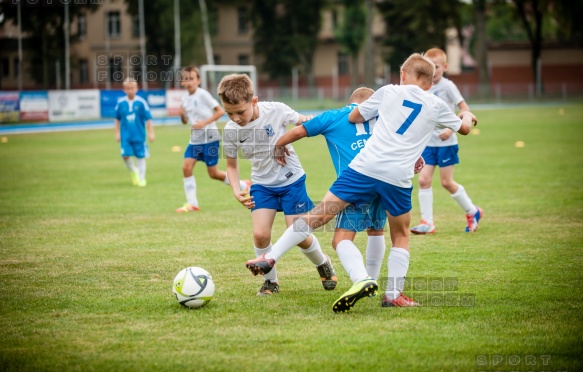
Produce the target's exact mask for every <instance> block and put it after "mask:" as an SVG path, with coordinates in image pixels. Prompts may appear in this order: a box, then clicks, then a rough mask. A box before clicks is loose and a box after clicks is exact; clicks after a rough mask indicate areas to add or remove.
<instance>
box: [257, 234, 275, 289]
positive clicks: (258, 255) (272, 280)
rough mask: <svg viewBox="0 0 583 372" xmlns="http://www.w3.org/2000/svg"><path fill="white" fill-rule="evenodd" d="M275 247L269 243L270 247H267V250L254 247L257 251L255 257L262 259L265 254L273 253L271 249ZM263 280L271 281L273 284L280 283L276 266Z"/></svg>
mask: <svg viewBox="0 0 583 372" xmlns="http://www.w3.org/2000/svg"><path fill="white" fill-rule="evenodd" d="M272 247H273V246H272V245H271V243H269V245H268V246H267V248H257V247H254V249H255V256H256V257H260V256H261V255H262V254H263V253H269V252H271V248H272ZM263 278H264V279H265V280H269V281H270V282H272V283H275V282H278V280H277V272H276V271H275V266H273V269H271V271H270V272H268V273H267V274H264V275H263Z"/></svg>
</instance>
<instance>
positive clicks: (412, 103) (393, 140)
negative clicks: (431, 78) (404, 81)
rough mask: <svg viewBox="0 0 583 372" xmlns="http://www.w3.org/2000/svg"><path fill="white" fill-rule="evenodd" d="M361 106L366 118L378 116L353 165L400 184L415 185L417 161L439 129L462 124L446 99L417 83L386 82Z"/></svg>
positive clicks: (351, 166) (452, 127)
mask: <svg viewBox="0 0 583 372" xmlns="http://www.w3.org/2000/svg"><path fill="white" fill-rule="evenodd" d="M358 108H359V111H360V113H361V114H362V116H363V117H364V119H365V120H369V119H371V118H374V117H375V116H377V115H378V119H377V122H376V124H375V127H374V131H373V133H372V136H371V137H370V139H369V140H368V141H367V143H366V146H365V147H364V149H362V151H361V152H360V153H359V154H358V155H356V157H355V158H354V160H353V161H352V162H351V163H350V165H349V167H350V168H352V169H354V170H355V171H357V172H359V173H362V174H364V175H367V176H369V177H372V178H375V179H378V180H381V181H383V182H387V183H390V184H391V185H395V186H398V187H411V179H412V178H413V176H414V172H413V168H414V166H415V162H416V161H417V159H419V156H421V153H422V152H423V149H425V146H426V145H427V142H428V141H429V137H431V134H432V133H433V131H434V130H435V128H451V129H452V130H454V131H456V132H457V130H458V129H459V128H460V127H461V124H462V122H461V119H460V118H458V117H457V116H456V115H455V114H454V113H453V112H452V111H451V110H450V108H449V107H448V106H447V104H446V103H445V102H444V101H443V100H442V99H440V98H438V97H436V96H435V95H433V94H430V93H428V92H426V91H424V90H423V89H421V88H419V87H418V86H417V85H386V86H384V87H382V88H380V89H378V90H377V91H376V92H375V93H374V94H373V95H372V96H371V97H370V98H369V99H368V100H366V101H364V102H363V103H361V104H360V105H359V106H358Z"/></svg>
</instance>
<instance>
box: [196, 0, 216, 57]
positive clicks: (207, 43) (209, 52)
mask: <svg viewBox="0 0 583 372" xmlns="http://www.w3.org/2000/svg"><path fill="white" fill-rule="evenodd" d="M198 3H199V5H200V11H201V12H200V13H201V17H202V29H203V31H204V49H205V51H206V60H207V64H209V65H214V64H215V57H214V55H213V46H212V44H211V34H210V32H209V20H208V11H207V8H206V2H205V1H204V0H198Z"/></svg>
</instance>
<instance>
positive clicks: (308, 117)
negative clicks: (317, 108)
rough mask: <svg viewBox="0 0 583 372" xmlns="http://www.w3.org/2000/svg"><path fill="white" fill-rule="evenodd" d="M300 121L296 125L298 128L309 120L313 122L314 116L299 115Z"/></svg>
mask: <svg viewBox="0 0 583 372" xmlns="http://www.w3.org/2000/svg"><path fill="white" fill-rule="evenodd" d="M298 115H299V116H298V121H297V122H296V123H295V124H294V125H296V126H298V125H302V124H303V123H305V122H306V121H308V120H312V119H313V118H314V115H302V114H298Z"/></svg>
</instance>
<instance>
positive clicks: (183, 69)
mask: <svg viewBox="0 0 583 372" xmlns="http://www.w3.org/2000/svg"><path fill="white" fill-rule="evenodd" d="M192 71H194V72H195V73H196V76H197V77H198V78H199V79H200V71H199V69H198V67H196V66H192V65H190V66H186V67H184V68H182V70H180V72H181V73H182V72H188V73H191V72H192Z"/></svg>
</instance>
